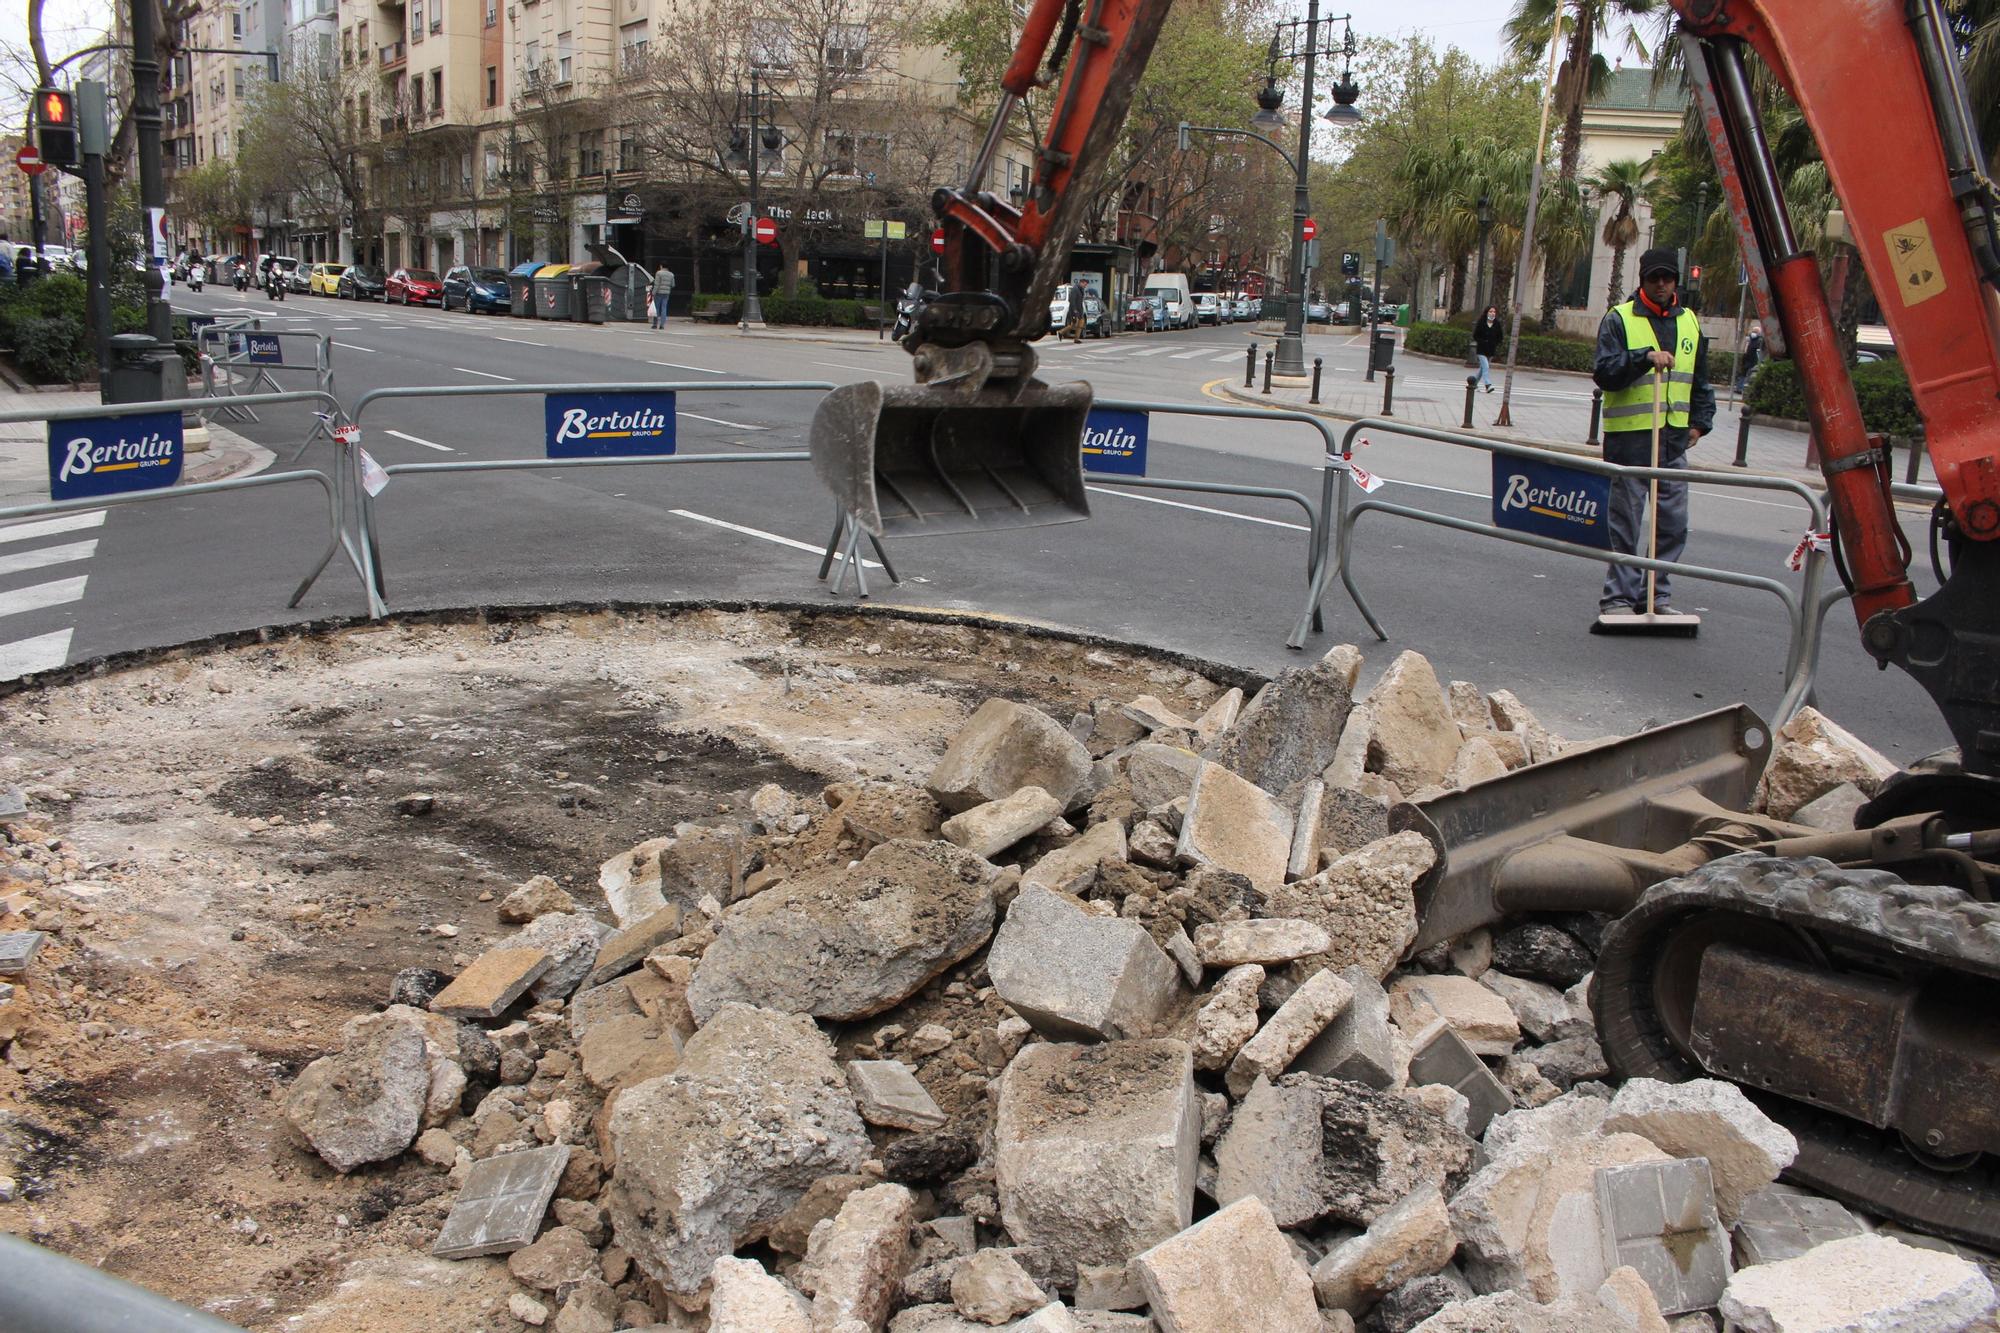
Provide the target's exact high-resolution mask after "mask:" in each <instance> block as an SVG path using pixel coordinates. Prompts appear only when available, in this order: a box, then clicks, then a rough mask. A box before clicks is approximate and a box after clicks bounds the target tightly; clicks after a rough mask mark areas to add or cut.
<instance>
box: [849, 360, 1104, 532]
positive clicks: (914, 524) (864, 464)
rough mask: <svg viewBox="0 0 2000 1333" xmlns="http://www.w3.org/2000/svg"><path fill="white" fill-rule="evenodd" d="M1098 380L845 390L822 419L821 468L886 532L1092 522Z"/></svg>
mask: <svg viewBox="0 0 2000 1333" xmlns="http://www.w3.org/2000/svg"><path fill="white" fill-rule="evenodd" d="M1090 401H1091V391H1090V386H1089V385H1088V384H1063V385H1056V386H1053V387H1051V386H1048V385H1044V384H1042V383H1040V382H1039V381H1031V382H1029V383H1028V384H1026V385H1025V386H1018V387H1014V388H1002V387H990V386H989V387H981V388H978V389H975V390H968V389H966V388H964V387H963V386H956V385H945V384H924V385H884V384H877V383H874V382H873V381H870V382H866V383H862V384H849V385H846V386H844V387H842V388H839V389H835V390H834V391H833V392H832V393H829V394H828V395H827V396H826V397H825V398H823V399H822V400H820V405H819V410H818V411H817V412H816V413H814V415H813V423H812V462H813V471H814V472H816V473H817V474H818V475H819V479H820V480H821V481H822V482H823V483H825V485H826V487H827V489H828V490H830V491H832V492H833V494H834V498H835V499H837V500H839V501H840V505H841V508H842V510H843V511H845V512H847V513H850V514H853V515H854V516H855V518H856V519H857V520H858V521H859V522H860V524H861V526H862V527H864V528H866V529H867V530H868V531H869V532H871V533H874V534H875V535H876V536H878V537H880V536H884V535H887V534H890V533H896V534H902V535H912V536H914V535H931V536H942V535H946V534H950V533H961V532H986V531H992V530H996V529H1001V528H1032V527H1040V526H1043V525H1045V524H1050V523H1071V522H1074V521H1075V520H1077V519H1080V518H1089V517H1090V504H1089V501H1088V500H1086V499H1085V497H1084V490H1083V428H1084V420H1085V418H1087V417H1088V416H1089V415H1090Z"/></svg>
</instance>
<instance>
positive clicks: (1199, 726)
mask: <svg viewBox="0 0 2000 1333" xmlns="http://www.w3.org/2000/svg"><path fill="white" fill-rule="evenodd" d="M1242 711H1243V691H1242V690H1240V689H1238V688H1236V687H1235V686H1234V685H1232V686H1230V687H1229V688H1228V689H1226V690H1224V691H1223V692H1222V693H1221V694H1219V695H1217V696H1216V698H1215V702H1214V703H1212V704H1210V705H1209V706H1208V708H1207V709H1206V710H1205V711H1204V712H1203V713H1202V715H1201V716H1200V717H1198V718H1196V719H1195V723H1194V738H1195V740H1197V741H1199V742H1200V743H1201V744H1203V745H1213V744H1214V743H1215V740H1216V738H1217V737H1218V736H1221V735H1222V734H1223V733H1224V732H1226V731H1228V730H1229V728H1230V727H1231V726H1233V725H1234V724H1235V722H1236V719H1237V717H1238V715H1239V714H1241V713H1242Z"/></svg>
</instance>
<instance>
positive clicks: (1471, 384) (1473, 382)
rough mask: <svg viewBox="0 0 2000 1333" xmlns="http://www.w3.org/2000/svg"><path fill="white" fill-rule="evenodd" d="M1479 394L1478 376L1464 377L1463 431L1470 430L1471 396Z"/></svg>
mask: <svg viewBox="0 0 2000 1333" xmlns="http://www.w3.org/2000/svg"><path fill="white" fill-rule="evenodd" d="M1478 392H1479V376H1477V375H1467V376H1466V377H1465V429H1467V430H1471V429H1472V396H1473V395H1474V394H1476V393H1478Z"/></svg>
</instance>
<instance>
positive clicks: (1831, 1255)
mask: <svg viewBox="0 0 2000 1333" xmlns="http://www.w3.org/2000/svg"><path fill="white" fill-rule="evenodd" d="M1993 1306H1994V1292H1993V1284H1992V1282H1991V1281H1990V1280H1989V1279H1988V1278H1987V1276H1986V1274H1985V1273H1983V1272H1981V1271H1980V1269H1979V1266H1978V1265H1977V1264H1973V1263H1968V1262H1967V1261H1965V1260H1964V1259H1960V1258H1958V1257H1957V1256H1956V1255H1950V1254H1944V1253H1941V1252H1939V1251H1936V1250H1923V1249H1918V1248H1917V1247H1916V1246H1913V1245H1905V1244H1903V1243H1902V1242H1901V1241H1898V1240H1893V1239H1891V1238H1890V1237H1888V1236H1876V1235H1861V1236H1850V1237H1847V1238H1846V1239H1844V1240H1836V1241H1831V1242H1829V1243H1828V1244H1825V1245H1822V1246H1820V1247H1819V1248H1817V1249H1815V1250H1812V1251H1810V1252H1808V1253H1806V1254H1803V1255H1801V1256H1799V1257H1798V1258H1796V1259H1787V1260H1785V1261H1784V1262H1782V1263H1775V1264H1760V1265H1759V1266H1757V1267H1755V1268H1746V1269H1743V1270H1742V1271H1741V1272H1739V1273H1737V1274H1736V1275H1735V1276H1734V1277H1732V1278H1730V1279H1729V1289H1728V1290H1727V1291H1726V1292H1725V1293H1724V1294H1723V1297H1722V1300H1721V1302H1720V1309H1721V1311H1722V1316H1723V1318H1724V1319H1727V1320H1729V1321H1730V1327H1732V1328H1736V1329H1741V1330H1742V1331H1743V1333H1792V1330H1795V1329H1799V1330H1810V1329H1841V1330H1854V1331H1855V1333H1947V1330H1951V1331H1954V1333H1955V1331H1956V1330H1959V1329H1964V1328H1968V1327H1970V1326H1971V1325H1973V1324H1974V1323H1975V1322H1976V1321H1977V1320H1979V1319H1980V1317H1981V1316H1983V1315H1985V1314H1987V1313H1988V1312H1990V1311H1991V1310H1992V1309H1993Z"/></svg>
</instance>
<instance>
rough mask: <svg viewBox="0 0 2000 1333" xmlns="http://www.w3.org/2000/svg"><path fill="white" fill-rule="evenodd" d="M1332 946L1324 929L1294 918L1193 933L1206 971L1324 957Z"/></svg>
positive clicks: (1218, 925) (1223, 924) (1225, 924)
mask: <svg viewBox="0 0 2000 1333" xmlns="http://www.w3.org/2000/svg"><path fill="white" fill-rule="evenodd" d="M1332 943H1333V940H1332V938H1331V937H1330V936H1329V935H1328V934H1327V933H1326V928H1325V927H1324V926H1319V925H1315V924H1314V923H1313V922H1310V921H1300V920H1298V919H1297V918H1294V917H1264V918H1259V919H1254V920H1250V921H1212V922H1206V923H1204V924H1202V925H1199V926H1196V927H1195V929H1194V947H1195V952H1196V953H1197V954H1199V955H1200V957H1201V961H1202V963H1203V964H1204V965H1205V966H1208V967H1240V966H1242V965H1243V964H1245V963H1257V964H1259V965H1261V966H1264V967H1270V966H1272V965H1274V964H1277V963H1289V962H1291V961H1292V960H1293V959H1295V958H1304V957H1306V956H1308V955H1309V954H1316V953H1324V952H1325V951H1326V949H1327V946H1328V945H1330V944H1332Z"/></svg>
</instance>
